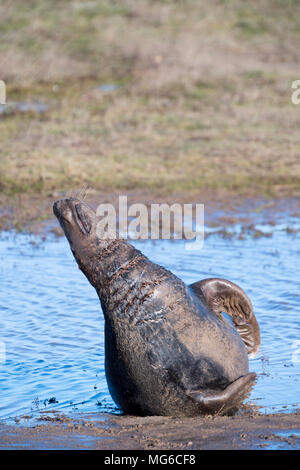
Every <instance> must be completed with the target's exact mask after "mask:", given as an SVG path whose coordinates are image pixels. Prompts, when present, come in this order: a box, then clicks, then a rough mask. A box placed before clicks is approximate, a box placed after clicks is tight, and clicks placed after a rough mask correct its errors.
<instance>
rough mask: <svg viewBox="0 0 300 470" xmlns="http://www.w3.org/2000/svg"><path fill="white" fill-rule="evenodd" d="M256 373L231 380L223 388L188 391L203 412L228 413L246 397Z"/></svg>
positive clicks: (237, 406) (235, 408)
mask: <svg viewBox="0 0 300 470" xmlns="http://www.w3.org/2000/svg"><path fill="white" fill-rule="evenodd" d="M255 379H256V374H255V373H254V372H251V373H249V374H246V375H243V376H242V377H240V378H239V379H237V380H235V381H234V382H232V383H231V384H230V385H228V386H227V387H226V388H225V389H224V390H221V391H217V390H195V391H190V392H188V396H190V397H191V398H192V399H193V400H194V401H196V402H197V403H198V404H199V405H200V407H201V410H202V412H203V413H207V414H230V413H233V412H235V411H236V410H237V409H238V408H239V406H240V405H241V404H242V403H243V401H244V400H245V399H246V398H247V397H248V395H249V393H250V392H251V389H252V387H253V385H254V382H255Z"/></svg>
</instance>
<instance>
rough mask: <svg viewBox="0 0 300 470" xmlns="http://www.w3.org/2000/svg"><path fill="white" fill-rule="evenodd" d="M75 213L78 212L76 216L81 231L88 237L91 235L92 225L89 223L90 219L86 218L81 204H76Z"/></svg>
mask: <svg viewBox="0 0 300 470" xmlns="http://www.w3.org/2000/svg"><path fill="white" fill-rule="evenodd" d="M75 211H76V215H77V222H78V225H79V228H80V229H81V231H82V232H83V233H84V234H86V235H87V234H88V233H90V230H91V224H90V222H89V221H88V219H87V218H86V216H85V213H84V211H83V210H82V206H81V204H76V205H75Z"/></svg>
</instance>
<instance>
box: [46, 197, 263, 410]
mask: <svg viewBox="0 0 300 470" xmlns="http://www.w3.org/2000/svg"><path fill="white" fill-rule="evenodd" d="M53 210H54V214H55V215H56V217H57V218H58V220H59V222H60V225H61V227H62V228H63V230H64V233H65V235H66V237H67V239H68V241H69V244H70V247H71V250H72V252H73V255H74V257H75V259H76V261H77V264H78V266H79V268H80V269H81V270H82V271H83V273H84V274H85V276H86V277H87V279H88V280H89V282H90V283H91V284H92V286H93V287H94V288H95V289H96V291H97V294H98V296H99V299H100V302H101V306H102V311H103V314H104V319H105V371H106V378H107V383H108V387H109V390H110V393H111V395H112V397H113V399H114V401H115V402H116V404H117V405H118V406H119V407H120V408H121V409H122V410H123V411H124V412H125V413H128V414H138V415H171V416H194V415H198V414H214V413H218V414H232V413H234V412H235V411H236V410H237V409H238V408H239V407H240V406H241V404H242V402H243V401H244V399H245V398H246V397H247V396H248V394H249V392H250V390H251V388H252V386H253V384H254V382H255V379H256V374H255V373H249V364H248V355H247V353H256V352H257V350H258V347H259V341H260V338H259V327H258V324H257V321H256V319H255V316H254V313H253V308H252V305H251V302H250V299H249V298H248V297H247V295H246V294H245V293H244V291H243V290H242V289H240V288H239V287H238V286H236V285H235V284H233V283H231V282H230V281H226V280H223V279H206V280H203V281H200V282H197V283H195V284H192V285H191V286H187V285H186V284H185V283H184V282H183V281H181V280H180V279H179V278H178V277H177V276H175V275H174V274H172V273H171V272H170V271H168V270H167V269H165V268H163V267H161V266H159V265H157V264H155V263H153V262H151V261H150V260H149V259H148V258H147V257H146V256H144V255H143V254H142V253H141V252H140V251H139V250H137V249H135V248H134V247H133V246H132V245H131V244H130V243H129V242H128V241H126V240H123V239H113V240H112V239H110V240H109V239H103V238H102V239H101V238H99V236H98V235H97V230H96V228H97V221H98V218H97V216H96V214H95V211H94V210H93V209H92V208H91V207H89V206H88V205H87V204H86V203H84V202H82V201H80V200H78V199H74V198H69V199H64V200H61V201H57V202H56V203H54V206H53ZM224 311H226V312H227V313H228V314H229V315H231V316H232V320H233V322H232V323H231V322H230V321H228V320H227V319H226V318H224V316H223V315H222V312H224Z"/></svg>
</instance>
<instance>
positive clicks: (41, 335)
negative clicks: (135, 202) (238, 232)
mask: <svg viewBox="0 0 300 470" xmlns="http://www.w3.org/2000/svg"><path fill="white" fill-rule="evenodd" d="M289 226H291V223H290V221H289ZM260 228H261V227H260ZM269 229H270V227H269V228H266V227H263V230H266V231H269ZM271 229H272V232H273V235H272V237H271V238H267V237H261V238H257V239H256V238H253V237H251V236H247V238H246V239H245V240H239V239H224V238H222V237H221V236H220V235H211V236H210V237H208V238H207V239H206V240H205V242H204V247H203V249H202V250H200V251H187V250H186V249H185V243H184V241H173V242H172V241H166V240H163V241H157V242H151V241H144V242H141V241H140V242H138V241H136V242H135V243H134V244H135V246H136V247H137V248H139V249H140V250H141V251H142V252H143V253H144V254H145V255H147V256H148V257H149V258H150V259H151V260H153V261H155V262H158V263H159V264H162V265H163V266H165V267H166V268H168V269H170V270H171V271H173V272H174V273H175V274H177V275H178V276H179V277H181V278H182V279H183V280H184V281H185V282H186V283H191V282H195V281H197V280H200V279H203V278H206V277H215V276H216V277H225V278H228V279H230V280H231V281H233V282H236V283H237V284H239V285H240V286H241V287H243V288H244V289H245V290H246V292H247V293H248V295H249V297H250V298H251V300H252V302H253V305H254V308H255V312H256V316H257V319H258V322H259V324H260V327H261V336H262V345H261V350H260V352H259V354H258V357H257V358H256V359H253V360H250V370H251V371H255V372H257V373H258V374H259V375H258V382H257V384H256V386H255V388H254V389H253V391H252V394H251V397H250V401H251V402H254V403H256V404H257V405H259V406H261V407H262V408H261V410H262V411H263V412H264V411H265V412H270V411H279V410H280V411H284V410H285V411H290V410H292V409H294V408H295V407H297V406H299V402H300V322H299V318H300V289H299V279H300V264H299V255H300V236H299V233H297V234H288V233H287V231H286V226H285V225H284V224H282V225H280V226H275V227H271ZM0 262H1V264H0V266H1V267H0V292H1V295H0V326H1V330H0V331H1V335H0V377H1V382H0V392H1V393H0V396H1V402H0V418H7V417H9V416H10V417H12V416H21V415H24V414H27V415H28V414H29V415H32V414H33V415H34V413H35V412H38V411H42V410H47V409H59V410H62V411H65V412H66V411H74V410H78V411H81V412H82V411H85V412H93V411H109V412H118V410H117V409H116V408H115V406H114V403H113V401H112V399H111V397H110V395H109V392H108V390H107V386H106V380H105V374H104V341H103V326H104V325H103V317H102V313H101V307H100V303H99V301H98V298H97V295H96V292H95V291H94V289H93V288H92V287H91V286H90V284H89V283H88V281H87V280H86V278H85V277H84V275H83V274H82V273H81V272H80V271H79V270H78V269H77V265H76V262H75V260H74V258H73V255H72V254H71V251H70V249H69V246H68V243H67V241H66V239H65V238H55V237H51V236H49V237H47V239H46V240H44V241H42V240H41V239H39V238H37V237H35V236H33V235H24V234H13V233H2V234H1V235H0ZM49 400H50V403H49ZM51 402H52V403H51Z"/></svg>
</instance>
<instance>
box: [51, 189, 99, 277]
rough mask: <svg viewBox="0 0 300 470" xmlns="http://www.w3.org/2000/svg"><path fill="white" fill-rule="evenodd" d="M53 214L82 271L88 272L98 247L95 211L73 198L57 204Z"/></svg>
mask: <svg viewBox="0 0 300 470" xmlns="http://www.w3.org/2000/svg"><path fill="white" fill-rule="evenodd" d="M53 212H54V214H55V215H56V217H57V219H58V221H59V223H60V225H61V227H62V229H63V231H64V232H65V235H66V237H67V239H68V241H69V243H70V247H71V250H72V252H73V255H74V256H75V258H76V261H77V263H78V265H79V267H80V269H82V270H84V271H86V269H85V268H86V265H87V263H88V262H90V260H91V258H92V257H93V256H95V253H96V251H97V245H98V243H97V237H96V214H95V211H94V210H93V209H92V208H91V207H90V206H88V205H87V204H86V203H84V202H82V201H80V200H79V199H75V198H72V197H71V198H68V199H62V200H61V201H57V202H55V203H54V205H53Z"/></svg>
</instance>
